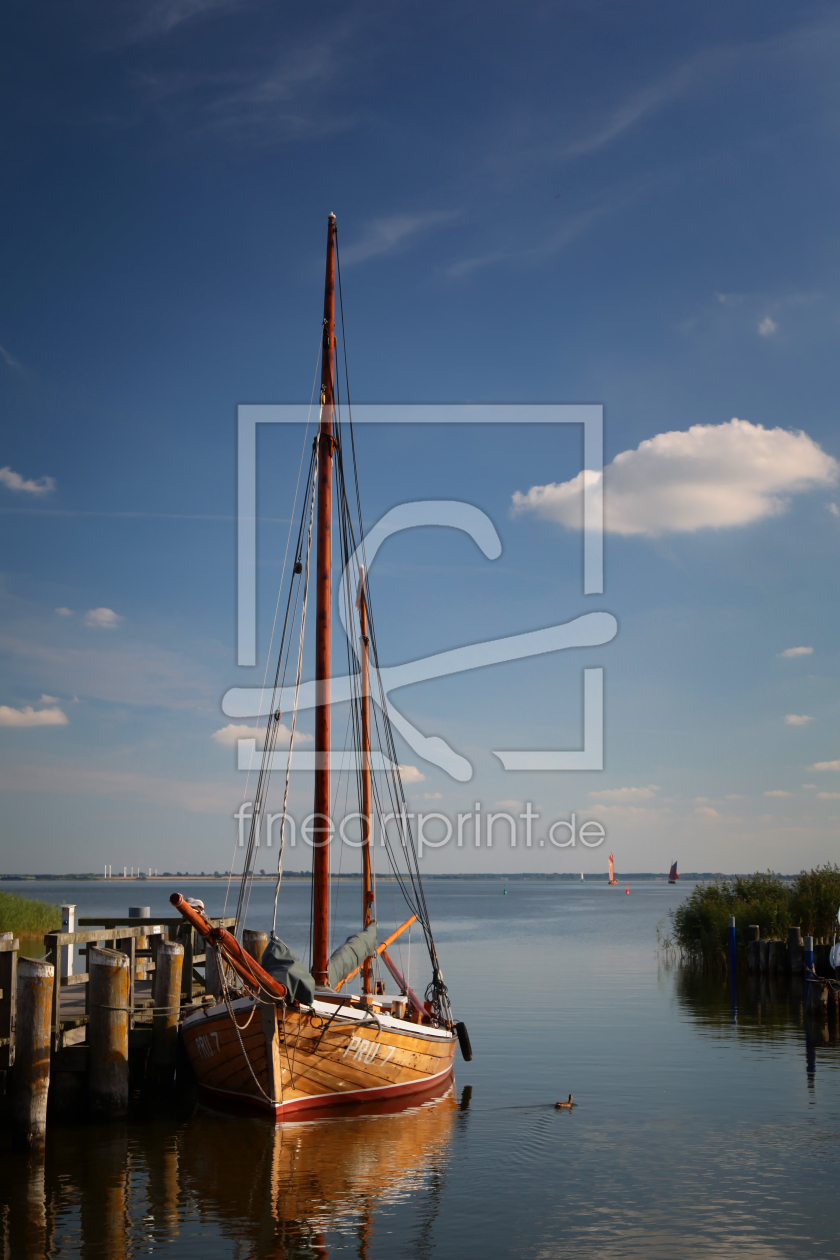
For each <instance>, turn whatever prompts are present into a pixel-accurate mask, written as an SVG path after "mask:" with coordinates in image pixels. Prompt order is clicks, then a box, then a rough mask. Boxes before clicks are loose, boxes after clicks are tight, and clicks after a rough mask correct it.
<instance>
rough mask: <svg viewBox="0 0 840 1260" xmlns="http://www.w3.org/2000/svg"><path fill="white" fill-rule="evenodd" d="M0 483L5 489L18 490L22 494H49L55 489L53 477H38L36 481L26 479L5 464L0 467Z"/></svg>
mask: <svg viewBox="0 0 840 1260" xmlns="http://www.w3.org/2000/svg"><path fill="white" fill-rule="evenodd" d="M0 484H2V485H4V486H5V487H6V489H7V490H19V491H21V492H22V493H23V494H49V492H50V491H51V490H54V489H55V478H54V477H38V479H37V480H36V481H27V480H26V479H25V478H24V477H21V475H20V473H16V472H15V471H14V469H13V468H10V467H9V465H8V464H7V465H6V467H5V468H0Z"/></svg>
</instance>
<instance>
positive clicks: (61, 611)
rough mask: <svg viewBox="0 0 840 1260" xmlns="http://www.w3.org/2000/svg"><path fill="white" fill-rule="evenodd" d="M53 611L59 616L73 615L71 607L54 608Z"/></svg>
mask: <svg viewBox="0 0 840 1260" xmlns="http://www.w3.org/2000/svg"><path fill="white" fill-rule="evenodd" d="M55 611H56V612H57V613H58V615H59V617H72V616H73V609H72V608H56V610H55Z"/></svg>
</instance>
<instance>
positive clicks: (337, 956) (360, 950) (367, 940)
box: [327, 923, 376, 989]
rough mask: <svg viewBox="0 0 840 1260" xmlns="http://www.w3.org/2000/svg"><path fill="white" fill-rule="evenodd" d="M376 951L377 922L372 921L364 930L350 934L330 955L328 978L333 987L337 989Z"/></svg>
mask: <svg viewBox="0 0 840 1260" xmlns="http://www.w3.org/2000/svg"><path fill="white" fill-rule="evenodd" d="M375 953H376V924H375V923H371V925H370V927H366V928H365V930H364V932H354V933H353V935H352V936H348V937H347V940H346V941H345V942H344V944H343V945H339V947H338V949H337V950H336V951H335V953H333V954H331V955H330V960H329V962H328V963H327V979H328V980H329V985H330V988H331V989H335V988H336V987H337V986H338V985H339V984H341V982H342V980H343V979H344V978H345V977H346V976H349V975H350V972H351V971H355V970H356V968H357V967H361V965H362V963H363V962H364V961H365V959H366V958H372V957H373V955H374V954H375Z"/></svg>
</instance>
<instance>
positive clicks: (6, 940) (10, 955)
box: [0, 932, 20, 1068]
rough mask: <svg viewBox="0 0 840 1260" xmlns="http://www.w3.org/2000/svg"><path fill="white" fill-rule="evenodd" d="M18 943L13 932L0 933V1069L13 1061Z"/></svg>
mask: <svg viewBox="0 0 840 1260" xmlns="http://www.w3.org/2000/svg"><path fill="white" fill-rule="evenodd" d="M19 949H20V941H18V940H16V939H15V934H14V932H0V1068H10V1067H11V1066H12V1065H13V1063H14V1061H15V1013H16V1011H15V1008H16V1005H17V958H18V950H19Z"/></svg>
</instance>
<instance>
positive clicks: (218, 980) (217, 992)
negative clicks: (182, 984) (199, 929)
mask: <svg viewBox="0 0 840 1260" xmlns="http://www.w3.org/2000/svg"><path fill="white" fill-rule="evenodd" d="M204 991H205V993H211V994H212V995H213V997H214V998H219V997H221V994H222V977H221V976H220V975H219V960H218V957H217V955H216V951H215V949H214V948H213V946H212V945H211V943H210V941H207V942H206V945H205V949H204Z"/></svg>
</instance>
